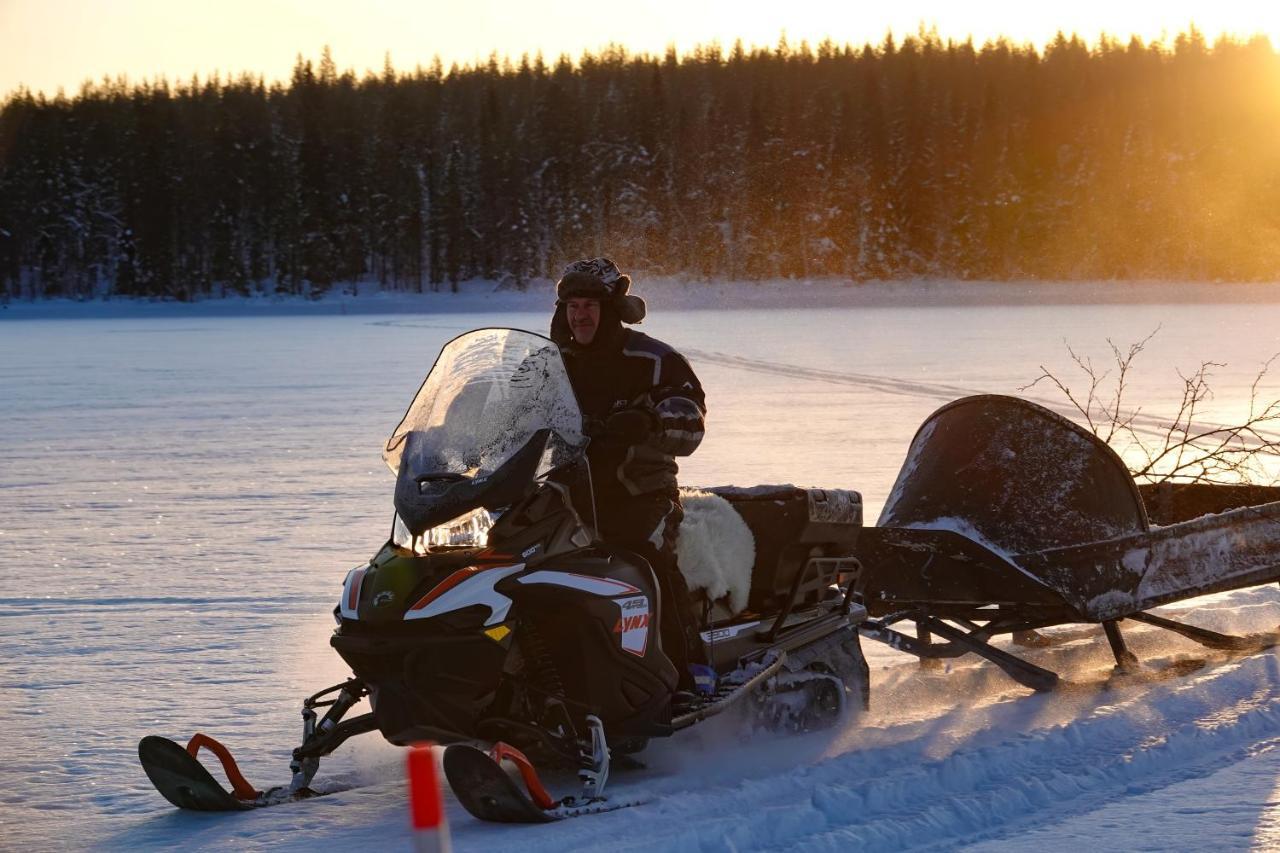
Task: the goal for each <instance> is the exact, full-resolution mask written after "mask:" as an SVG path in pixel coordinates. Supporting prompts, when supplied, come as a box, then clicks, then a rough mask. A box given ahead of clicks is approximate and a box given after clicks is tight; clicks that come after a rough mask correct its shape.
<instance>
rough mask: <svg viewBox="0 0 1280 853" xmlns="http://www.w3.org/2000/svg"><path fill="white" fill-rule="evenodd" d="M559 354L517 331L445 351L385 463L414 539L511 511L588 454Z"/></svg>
mask: <svg viewBox="0 0 1280 853" xmlns="http://www.w3.org/2000/svg"><path fill="white" fill-rule="evenodd" d="M585 443H586V440H585V438H584V436H583V434H582V412H581V410H580V409H579V407H578V401H577V398H576V397H575V396H574V393H573V388H572V386H571V385H570V384H569V375H568V373H567V372H566V370H565V367H564V362H563V361H562V360H561V357H560V350H559V348H558V347H556V345H555V344H554V343H552V342H551V341H550V340H549V339H547V338H544V337H542V336H541V335H537V334H534V333H532V332H524V331H518V330H514V329H479V330H476V331H473V332H468V333H466V334H465V335H461V336H459V337H457V338H454V339H453V340H452V341H450V342H449V343H448V344H446V345H445V346H444V348H443V349H442V350H441V352H440V355H439V356H438V357H437V358H436V362H435V365H434V366H433V367H432V368H431V371H430V373H428V374H427V378H426V379H425V380H424V381H423V383H422V386H421V388H419V389H418V393H417V395H416V396H415V397H414V399H413V402H412V403H411V404H410V406H409V409H408V411H406V412H405V416H404V418H403V419H402V420H401V421H400V424H399V425H398V426H397V427H396V429H395V431H394V432H392V434H391V437H390V438H389V439H387V443H386V447H385V449H384V451H383V459H385V460H386V462H387V465H388V466H390V467H391V469H392V470H393V471H395V472H396V475H397V481H396V492H395V504H396V512H397V514H398V515H399V518H400V520H401V521H402V522H403V523H404V525H405V527H406V528H407V529H408V530H409V532H410V533H412V534H413V535H415V536H418V535H421V534H422V533H423V532H424V531H426V530H427V529H429V528H431V527H433V526H435V525H438V524H441V523H443V522H446V521H449V520H451V519H453V518H456V517H457V516H459V515H461V514H462V513H465V512H467V511H469V510H471V509H475V508H476V507H480V506H483V507H485V508H486V509H496V508H498V507H503V506H507V505H509V504H511V503H513V502H514V501H515V500H517V499H519V497H520V496H521V495H522V494H523V492H524V490H525V489H526V488H527V487H528V486H529V485H530V484H531V483H532V482H533V480H534V479H535V478H536V477H537V476H539V475H540V474H542V473H545V472H546V471H547V470H549V469H550V468H551V467H552V465H553V464H556V463H559V462H562V461H564V460H565V459H566V458H568V457H569V456H570V455H571V454H572V453H575V452H579V451H580V450H581V448H582V447H584V446H585Z"/></svg>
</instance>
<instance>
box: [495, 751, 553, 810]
mask: <svg viewBox="0 0 1280 853" xmlns="http://www.w3.org/2000/svg"><path fill="white" fill-rule="evenodd" d="M489 757H490V758H492V759H493V760H494V763H496V764H501V763H502V759H504V758H505V759H507V760H508V761H510V762H511V763H512V764H514V765H515V766H516V769H518V770H519V771H520V778H521V779H522V780H523V781H524V785H525V787H526V788H528V789H529V796H530V798H532V799H533V801H534V802H535V803H536V804H537V805H538V807H539V808H542V809H554V808H555V807H556V801H555V800H553V799H551V795H550V794H548V793H547V789H546V788H545V787H543V785H542V780H541V779H539V778H538V771H537V770H535V769H534V768H533V762H532V761H530V760H529V759H528V758H526V757H525V754H524V753H523V752H521V751H520V750H518V749H516V748H515V747H514V746H512V745H511V744H509V743H503V742H502V741H498V742H497V743H495V744H494V745H493V749H491V750H489Z"/></svg>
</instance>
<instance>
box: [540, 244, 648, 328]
mask: <svg viewBox="0 0 1280 853" xmlns="http://www.w3.org/2000/svg"><path fill="white" fill-rule="evenodd" d="M630 288H631V276H629V275H625V274H623V273H622V272H621V271H620V270H619V269H618V265H617V264H615V263H614V262H613V261H611V260H609V259H608V258H588V259H586V260H582V261H574V262H573V263H571V264H569V265H568V266H567V267H565V268H564V274H563V275H561V276H560V281H558V282H556V302H557V303H563V302H564V301H565V300H567V299H572V298H573V297H575V296H580V297H586V298H588V299H599V300H600V301H601V302H607V303H609V304H610V305H611V306H612V307H613V310H614V312H615V313H616V314H617V315H618V319H619V320H621V321H622V322H624V323H639V322H640V321H641V320H643V319H644V314H645V306H644V300H643V299H641V298H640V297H639V296H636V295H635V294H634V293H628V292H627V291H628V290H629V289H630Z"/></svg>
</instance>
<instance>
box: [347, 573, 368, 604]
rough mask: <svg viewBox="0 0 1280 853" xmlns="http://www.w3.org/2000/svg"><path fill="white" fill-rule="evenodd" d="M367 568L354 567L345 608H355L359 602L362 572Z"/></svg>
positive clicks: (362, 581)
mask: <svg viewBox="0 0 1280 853" xmlns="http://www.w3.org/2000/svg"><path fill="white" fill-rule="evenodd" d="M367 571H368V569H356V573H355V576H354V577H353V578H351V592H350V593H348V595H347V609H348V610H352V611H354V610H356V607H357V605H359V604H360V587H361V586H362V585H363V584H364V573H365V572H367Z"/></svg>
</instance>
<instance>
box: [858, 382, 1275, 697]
mask: <svg viewBox="0 0 1280 853" xmlns="http://www.w3.org/2000/svg"><path fill="white" fill-rule="evenodd" d="M1152 517H1154V518H1155V519H1156V520H1157V521H1158V522H1159V524H1160V525H1161V526H1158V527H1157V526H1153V525H1152V523H1151V521H1152ZM854 554H855V555H856V556H857V558H858V560H859V562H860V563H861V567H862V571H861V572H860V574H859V576H858V577H857V579H856V583H855V587H856V590H857V593H858V600H860V601H862V602H863V603H864V604H865V605H866V607H867V609H868V611H869V612H870V615H871V616H872V617H873V618H871V619H869V620H868V621H867V622H866V623H864V624H863V625H862V626H861V631H862V633H863V635H864V636H866V637H869V638H874V639H877V640H882V641H884V642H887V643H889V644H891V645H893V646H894V647H896V648H898V649H901V650H902V651H906V652H910V653H911V654H914V655H917V656H919V657H921V658H922V659H924V660H937V659H940V658H954V657H958V656H961V655H965V654H970V653H973V654H977V655H979V656H981V657H984V658H986V659H987V660H989V661H991V662H992V663H994V664H996V665H997V666H999V667H1000V668H1001V669H1002V670H1004V671H1005V672H1006V673H1007V674H1008V675H1009V676H1011V677H1012V678H1013V679H1014V680H1016V681H1017V682H1018V683H1020V684H1022V685H1025V686H1026V687H1029V688H1032V689H1033V690H1037V691H1044V690H1051V689H1053V688H1055V687H1056V686H1058V684H1059V683H1060V681H1061V679H1060V677H1059V675H1058V674H1057V673H1055V672H1052V671H1051V670H1048V669H1045V668H1043V667H1040V666H1037V665H1035V664H1033V663H1031V662H1030V661H1028V660H1026V659H1025V657H1022V656H1019V655H1017V654H1014V653H1012V652H1010V651H1009V650H1007V649H1006V648H1002V647H997V646H994V645H992V644H991V642H990V641H991V639H992V638H993V637H995V636H998V635H1001V634H1012V633H1015V632H1019V631H1032V630H1035V629H1039V628H1045V627H1050V626H1056V625H1066V624H1078V623H1092V624H1101V625H1102V627H1103V629H1104V633H1105V634H1106V637H1107V640H1108V642H1109V644H1110V646H1111V650H1112V653H1113V655H1114V657H1115V661H1116V667H1117V669H1118V670H1119V671H1120V672H1122V673H1133V672H1136V671H1138V670H1139V669H1140V662H1139V661H1138V659H1137V657H1136V656H1135V655H1134V654H1133V652H1132V651H1131V650H1130V649H1129V647H1128V645H1127V643H1126V641H1125V639H1124V635H1123V633H1122V631H1121V625H1120V623H1121V621H1122V620H1125V619H1128V620H1131V621H1134V622H1140V623H1145V624H1147V625H1152V626H1155V627H1159V628H1163V629H1166V630H1169V631H1172V632H1174V633H1177V634H1180V635H1181V636H1183V637H1186V638H1188V639H1190V640H1194V641H1196V642H1198V643H1200V644H1201V645H1203V646H1206V647H1208V648H1210V649H1214V650H1218V651H1221V652H1225V653H1236V654H1248V653H1252V652H1256V651H1260V650H1262V649H1266V648H1270V647H1272V646H1274V645H1276V644H1277V642H1278V641H1280V634H1276V633H1270V632H1265V633H1259V634H1251V635H1248V636H1232V635H1227V634H1221V633H1218V632H1215V631H1210V630H1207V629H1205V628H1200V627H1197V626H1194V625H1189V624H1186V623H1183V622H1178V621H1175V620H1173V619H1169V618H1166V617H1164V616H1157V615H1155V614H1152V613H1148V612H1147V611H1148V610H1150V609H1151V608H1153V607H1156V606H1159V605H1162V604H1168V603H1171V602H1175V601H1181V600H1184V599H1189V598H1194V597H1196V596H1200V595H1206V594H1209V593H1215V592H1223V591H1226V590H1232V589H1239V588H1243V587H1248V586H1255V585H1258V584H1262V583H1267V582H1271V581H1276V580H1280V489H1276V488H1272V487H1259V486H1235V485H1216V484H1209V483H1186V484H1175V483H1162V484H1159V485H1150V486H1147V485H1144V486H1141V487H1140V486H1138V485H1137V484H1136V483H1135V482H1134V480H1133V478H1132V476H1131V475H1130V474H1129V471H1128V469H1127V468H1126V467H1125V465H1124V462H1123V461H1122V460H1121V459H1120V457H1119V456H1118V455H1117V454H1116V452H1115V451H1114V450H1113V449H1112V448H1111V447H1110V446H1109V445H1107V444H1106V443H1105V442H1104V441H1102V440H1101V439H1100V438H1098V437H1097V436H1096V435H1094V434H1093V433H1092V432H1089V431H1088V430H1086V429H1084V428H1083V427H1081V426H1079V425H1078V424H1075V423H1073V422H1072V421H1070V420H1068V419H1066V418H1064V417H1062V416H1061V415H1058V414H1056V413H1055V412H1052V411H1050V410H1048V409H1046V408H1043V407H1042V406H1039V405H1036V404H1035V403H1032V402H1029V401H1027V400H1022V399H1019V398H1016V397H1007V396H1001V395H978V396H973V397H966V398H963V399H960V400H956V401H954V402H952V403H948V404H947V405H945V406H943V407H942V408H940V409H938V410H937V411H936V412H934V413H933V414H932V415H931V416H930V417H929V418H928V419H926V420H925V422H924V424H922V425H921V427H920V429H919V431H918V432H917V433H916V435H915V438H914V439H913V441H912V443H911V447H910V449H909V451H908V453H907V457H906V460H905V461H904V463H903V466H902V469H901V471H900V472H899V474H898V478H897V481H896V482H895V484H894V486H893V489H892V491H891V493H890V495H889V498H888V500H887V501H886V503H885V506H884V509H883V512H882V513H881V516H880V519H879V520H878V522H877V524H876V526H874V527H867V528H865V529H864V530H862V531H861V535H860V536H859V538H858V541H857V543H856V547H855V548H854ZM901 623H906V624H907V625H911V624H914V626H915V631H914V634H915V636H911V635H910V634H908V633H904V632H902V631H900V630H898V628H897V627H895V626H898V625H900V624H901ZM935 638H938V639H940V640H941V642H935V641H934V640H935Z"/></svg>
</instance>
